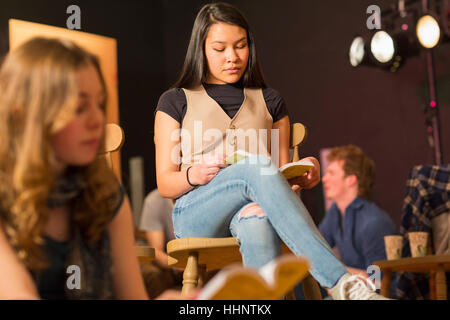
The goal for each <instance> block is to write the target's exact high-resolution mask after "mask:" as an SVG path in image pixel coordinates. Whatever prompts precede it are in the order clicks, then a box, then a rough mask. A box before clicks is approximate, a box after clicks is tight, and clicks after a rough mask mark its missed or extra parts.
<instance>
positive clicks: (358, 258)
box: [319, 197, 396, 270]
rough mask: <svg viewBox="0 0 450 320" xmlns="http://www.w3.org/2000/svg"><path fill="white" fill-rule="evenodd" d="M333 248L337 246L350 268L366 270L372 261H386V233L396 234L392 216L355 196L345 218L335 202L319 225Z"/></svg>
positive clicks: (342, 259) (344, 261)
mask: <svg viewBox="0 0 450 320" xmlns="http://www.w3.org/2000/svg"><path fill="white" fill-rule="evenodd" d="M319 230H320V232H321V233H322V234H323V235H324V237H325V239H326V240H327V242H328V243H329V244H330V246H331V247H335V246H336V247H337V248H338V250H339V253H340V255H341V261H342V262H343V263H344V264H345V265H346V266H348V267H352V268H358V269H363V270H366V269H367V267H368V266H370V265H371V264H372V262H374V261H377V260H385V259H386V252H385V248H384V236H386V235H390V234H395V233H396V227H395V224H394V222H393V221H392V219H391V218H390V217H389V216H388V215H387V214H386V213H385V212H384V211H383V210H381V209H380V208H378V207H377V206H376V205H375V204H374V203H372V202H370V201H367V200H365V199H362V198H360V197H356V198H355V200H353V202H352V203H350V205H349V206H348V207H347V208H346V210H345V215H344V217H342V214H341V212H340V211H339V208H338V207H337V205H336V203H333V205H332V206H331V208H330V209H329V210H328V211H327V213H326V214H325V217H324V219H323V220H322V222H321V223H320V225H319Z"/></svg>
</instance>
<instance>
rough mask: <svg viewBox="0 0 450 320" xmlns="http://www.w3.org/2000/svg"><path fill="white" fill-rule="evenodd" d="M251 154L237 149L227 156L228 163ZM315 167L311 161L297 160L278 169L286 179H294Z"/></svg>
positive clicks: (233, 162)
mask: <svg viewBox="0 0 450 320" xmlns="http://www.w3.org/2000/svg"><path fill="white" fill-rule="evenodd" d="M248 156H250V154H249V153H248V152H245V151H242V150H237V151H236V152H234V153H233V154H231V155H229V156H228V157H227V158H225V162H226V163H227V164H235V163H236V162H238V161H241V160H243V159H245V158H247V157H248ZM312 168H314V163H312V162H311V161H296V162H289V163H286V164H285V165H284V166H282V167H280V168H279V169H278V170H280V172H281V173H282V174H283V175H284V176H285V177H286V179H288V180H289V179H292V178H296V177H300V176H302V175H304V174H305V173H306V172H308V171H309V170H311V169H312Z"/></svg>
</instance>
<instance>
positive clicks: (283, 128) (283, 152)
mask: <svg viewBox="0 0 450 320" xmlns="http://www.w3.org/2000/svg"><path fill="white" fill-rule="evenodd" d="M272 129H278V130H279V139H280V140H279V149H278V168H279V167H282V166H284V165H285V164H286V163H289V162H291V161H290V159H289V158H290V157H289V135H290V131H291V125H290V122H289V117H288V116H285V117H283V118H282V119H280V120H278V121H277V122H275V123H274V124H272ZM272 153H273V151H272Z"/></svg>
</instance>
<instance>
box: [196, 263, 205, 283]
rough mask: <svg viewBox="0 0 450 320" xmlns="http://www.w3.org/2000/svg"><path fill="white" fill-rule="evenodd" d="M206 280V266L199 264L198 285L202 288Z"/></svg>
mask: <svg viewBox="0 0 450 320" xmlns="http://www.w3.org/2000/svg"><path fill="white" fill-rule="evenodd" d="M205 281H206V266H205V265H199V266H198V283H197V287H198V288H202V287H203V286H204V285H205Z"/></svg>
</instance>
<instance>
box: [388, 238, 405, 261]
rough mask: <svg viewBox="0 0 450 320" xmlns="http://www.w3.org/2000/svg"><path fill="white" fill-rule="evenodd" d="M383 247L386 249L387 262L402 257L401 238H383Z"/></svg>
mask: <svg viewBox="0 0 450 320" xmlns="http://www.w3.org/2000/svg"><path fill="white" fill-rule="evenodd" d="M384 246H385V248H386V258H387V259H388V260H395V259H400V258H401V257H402V247H403V237H402V236H385V237H384Z"/></svg>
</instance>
